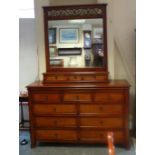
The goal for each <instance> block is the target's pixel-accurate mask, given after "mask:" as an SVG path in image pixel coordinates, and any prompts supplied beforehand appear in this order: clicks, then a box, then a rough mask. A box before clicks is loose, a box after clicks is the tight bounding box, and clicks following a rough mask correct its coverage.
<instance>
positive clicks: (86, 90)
mask: <svg viewBox="0 0 155 155" xmlns="http://www.w3.org/2000/svg"><path fill="white" fill-rule="evenodd" d="M28 95H29V113H30V124H31V147H35V146H36V142H59V143H100V144H106V143H107V136H106V135H107V133H108V132H109V131H110V132H113V134H114V139H115V140H114V144H121V145H124V146H125V147H126V148H129V131H128V109H129V84H128V83H127V82H126V81H121V80H118V81H117V80H114V81H110V82H109V83H85V84H84V83H83V84H81V83H76V84H75V83H72V84H64V83H61V84H60V83H59V84H43V83H42V82H38V83H34V84H31V85H29V86H28Z"/></svg>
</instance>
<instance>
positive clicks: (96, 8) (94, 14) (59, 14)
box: [43, 4, 108, 72]
mask: <svg viewBox="0 0 155 155" xmlns="http://www.w3.org/2000/svg"><path fill="white" fill-rule="evenodd" d="M106 6H107V4H87V5H67V6H66V5H65V6H45V7H43V11H44V32H45V57H46V72H53V71H60V72H62V71H74V72H76V71H79V72H81V71H85V72H89V71H93V72H94V71H104V72H108V58H107V21H106ZM94 18H95V19H98V18H101V19H102V21H103V45H104V58H105V60H104V61H105V65H104V66H103V67H85V68H54V67H51V66H50V59H49V45H48V21H51V20H65V19H67V20H69V19H94Z"/></svg>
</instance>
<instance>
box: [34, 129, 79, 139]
mask: <svg viewBox="0 0 155 155" xmlns="http://www.w3.org/2000/svg"><path fill="white" fill-rule="evenodd" d="M35 134H36V139H38V140H56V141H57V140H62V141H63V140H64V141H65V140H77V133H76V131H74V130H36V131H35Z"/></svg>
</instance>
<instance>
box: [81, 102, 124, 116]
mask: <svg viewBox="0 0 155 155" xmlns="http://www.w3.org/2000/svg"><path fill="white" fill-rule="evenodd" d="M92 114H93V115H105V116H106V115H122V114H123V105H121V104H114V105H106V104H105V105H104V104H96V105H94V104H80V115H92Z"/></svg>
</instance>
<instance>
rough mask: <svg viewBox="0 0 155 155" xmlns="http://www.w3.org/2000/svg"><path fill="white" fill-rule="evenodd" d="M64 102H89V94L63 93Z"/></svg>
mask: <svg viewBox="0 0 155 155" xmlns="http://www.w3.org/2000/svg"><path fill="white" fill-rule="evenodd" d="M64 101H87V102H89V101H91V94H89V93H87V94H86V93H65V94H64Z"/></svg>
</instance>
